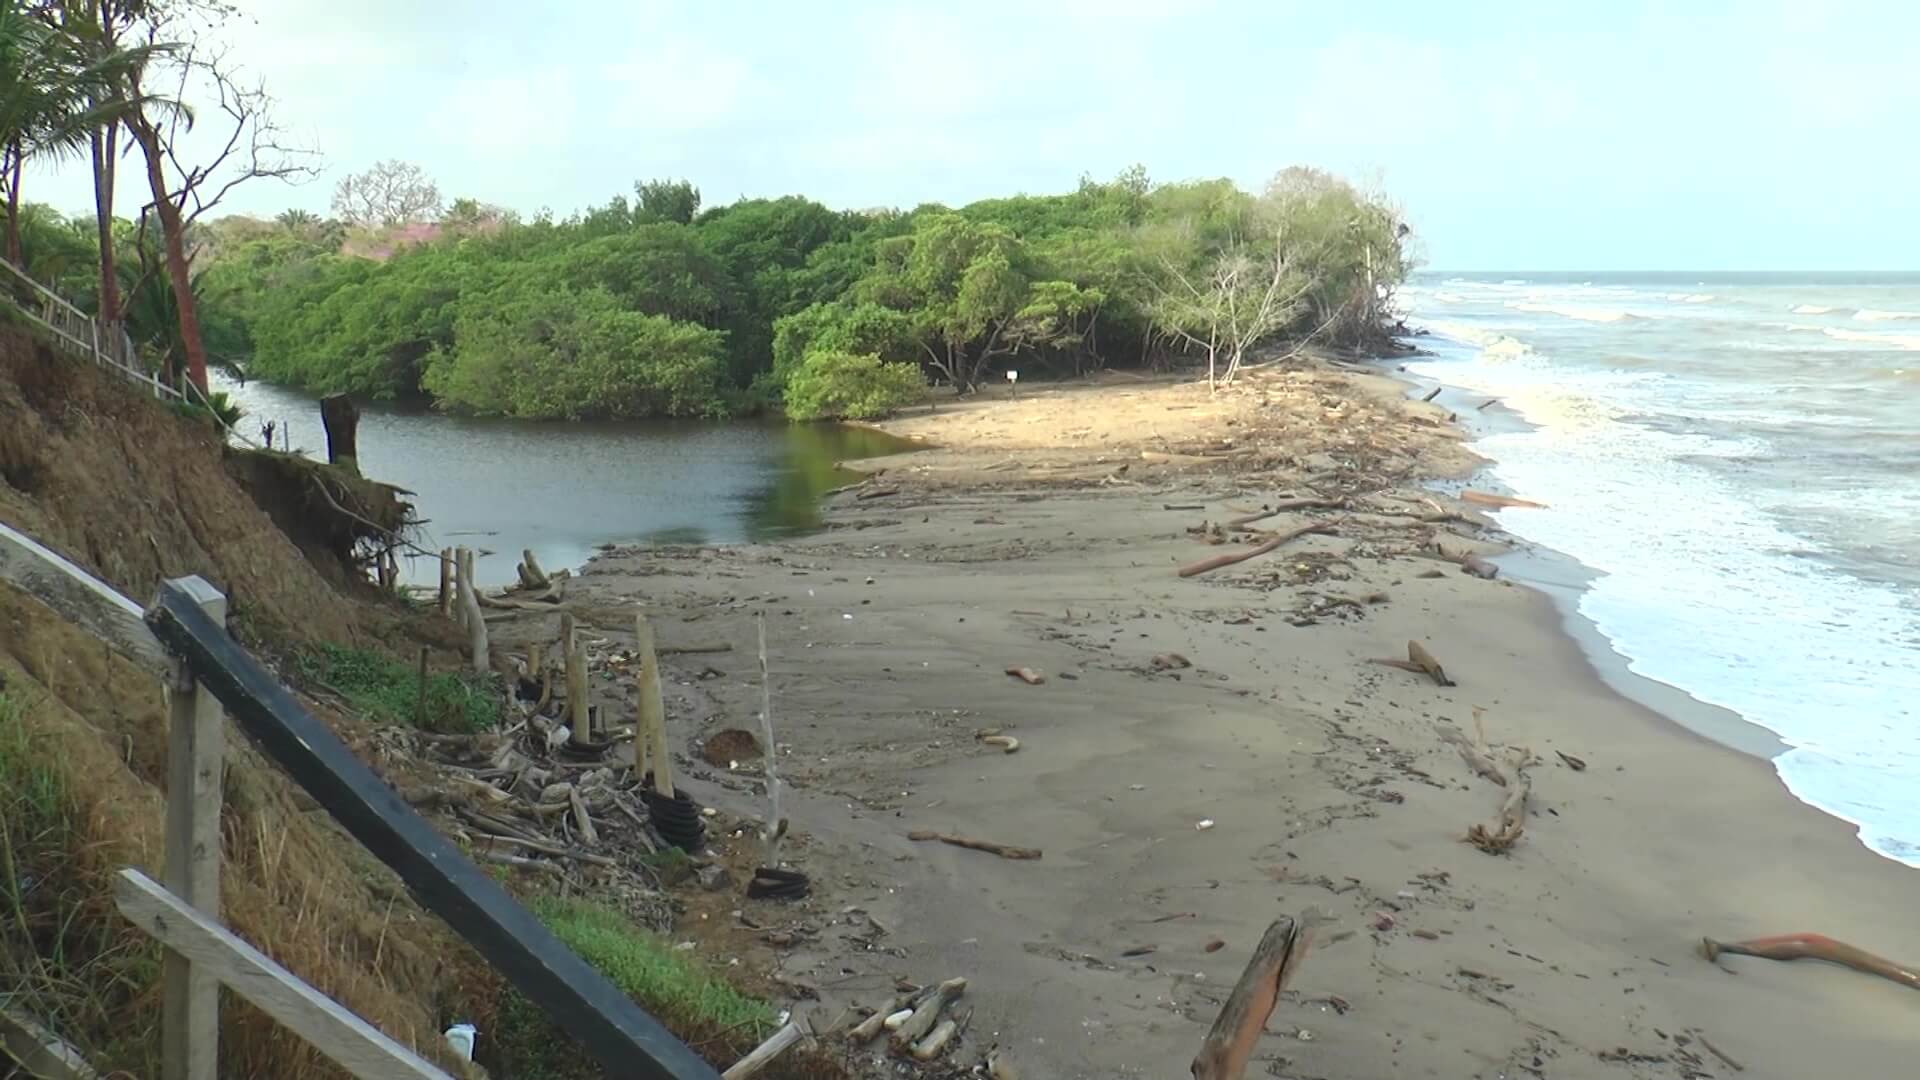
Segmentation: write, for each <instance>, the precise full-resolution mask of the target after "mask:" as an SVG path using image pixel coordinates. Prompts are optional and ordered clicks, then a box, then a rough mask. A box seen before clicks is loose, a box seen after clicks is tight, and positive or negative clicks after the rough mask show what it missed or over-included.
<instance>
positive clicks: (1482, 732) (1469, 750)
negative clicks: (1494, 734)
mask: <svg viewBox="0 0 1920 1080" xmlns="http://www.w3.org/2000/svg"><path fill="white" fill-rule="evenodd" d="M1482 715H1483V710H1481V709H1480V708H1478V707H1476V708H1475V709H1474V710H1473V732H1474V737H1473V738H1472V739H1471V740H1469V739H1468V738H1467V736H1466V733H1465V732H1463V731H1461V730H1460V729H1459V728H1456V727H1453V726H1452V725H1446V726H1442V727H1441V728H1440V729H1439V734H1440V741H1441V742H1444V743H1448V744H1451V745H1452V746H1453V748H1454V749H1455V750H1458V751H1459V752H1460V759H1461V760H1462V761H1465V762H1466V763H1467V768H1469V769H1472V770H1473V772H1474V775H1476V776H1483V777H1485V778H1487V779H1488V780H1491V781H1493V782H1494V783H1496V784H1499V785H1500V786H1501V787H1506V786H1507V774H1506V773H1504V772H1502V771H1501V769H1500V763H1499V762H1497V761H1495V760H1493V751H1492V749H1491V748H1489V747H1488V746H1487V732H1486V727H1485V725H1484V724H1483V723H1482V721H1481V716H1482Z"/></svg>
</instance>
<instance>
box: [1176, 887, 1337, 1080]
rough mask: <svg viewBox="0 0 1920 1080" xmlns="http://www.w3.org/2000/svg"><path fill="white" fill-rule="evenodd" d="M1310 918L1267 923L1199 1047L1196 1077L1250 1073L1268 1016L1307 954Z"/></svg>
mask: <svg viewBox="0 0 1920 1080" xmlns="http://www.w3.org/2000/svg"><path fill="white" fill-rule="evenodd" d="M1311 921H1312V915H1311V913H1303V914H1302V915H1301V916H1300V918H1299V919H1297V920H1296V919H1294V918H1293V917H1291V916H1286V915H1283V916H1281V917H1280V918H1278V919H1275V920H1274V921H1273V924H1272V925H1271V926H1268V927H1267V932H1266V933H1265V934H1263V935H1262V936H1261V938H1260V944H1259V946H1258V947H1256V948H1255V949H1254V950H1253V956H1252V957H1251V958H1249V959H1248V960H1247V966H1246V968H1245V970H1243V971H1241V973H1240V981H1239V982H1237V983H1235V984H1234V987H1233V993H1232V994H1230V995H1228V997H1227V1002H1226V1004H1225V1005H1223V1006H1221V1009H1220V1015H1219V1016H1217V1017H1215V1018H1214V1021H1213V1027H1212V1029H1211V1030H1209V1031H1208V1032H1207V1037H1206V1038H1205V1039H1203V1040H1201V1043H1200V1052H1199V1053H1198V1054H1195V1055H1194V1058H1193V1068H1192V1071H1193V1078H1194V1080H1241V1077H1243V1076H1245V1075H1246V1071H1247V1060H1248V1059H1249V1058H1251V1057H1252V1056H1253V1050H1254V1047H1255V1046H1256V1045H1257V1044H1258V1043H1259V1042H1260V1036H1261V1034H1262V1033H1263V1032H1264V1031H1265V1030H1266V1026H1267V1018H1268V1017H1269V1016H1272V1015H1273V1009H1274V1006H1276V1005H1278V1004H1279V1003H1280V994H1281V992H1282V991H1283V990H1285V989H1286V988H1287V980H1289V979H1290V978H1292V977H1293V975H1294V973H1295V972H1297V971H1298V970H1299V969H1300V965H1301V963H1302V962H1303V961H1305V959H1306V956H1307V947H1308V944H1309V939H1310V937H1311V933H1310V930H1309V926H1310V924H1311Z"/></svg>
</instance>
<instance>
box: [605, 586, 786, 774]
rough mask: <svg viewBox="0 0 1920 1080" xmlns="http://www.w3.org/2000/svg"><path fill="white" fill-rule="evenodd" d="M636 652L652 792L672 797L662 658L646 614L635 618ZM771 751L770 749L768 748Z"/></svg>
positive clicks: (640, 737)
mask: <svg viewBox="0 0 1920 1080" xmlns="http://www.w3.org/2000/svg"><path fill="white" fill-rule="evenodd" d="M633 652H634V656H635V657H636V658H637V659H638V660H639V661H640V729H639V730H638V731H636V732H635V733H634V738H635V739H636V740H644V741H645V743H646V745H647V748H648V750H649V755H648V756H650V757H651V758H652V759H653V760H652V765H653V790H654V791H655V792H657V793H658V794H660V795H661V796H663V797H665V798H669V799H671V798H673V754H672V752H671V751H669V750H668V749H667V707H666V703H665V702H664V701H662V700H661V698H660V657H659V655H658V654H657V653H656V652H655V650H654V647H653V627H651V626H649V625H647V617H646V616H645V615H640V614H636V615H635V616H634V617H633ZM769 752H771V748H769Z"/></svg>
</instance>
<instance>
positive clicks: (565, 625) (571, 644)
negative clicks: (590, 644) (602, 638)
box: [560, 612, 593, 746]
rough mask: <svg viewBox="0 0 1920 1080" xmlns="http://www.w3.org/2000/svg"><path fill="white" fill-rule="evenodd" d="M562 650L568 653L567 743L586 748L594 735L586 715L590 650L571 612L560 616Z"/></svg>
mask: <svg viewBox="0 0 1920 1080" xmlns="http://www.w3.org/2000/svg"><path fill="white" fill-rule="evenodd" d="M560 647H561V648H562V649H565V650H566V652H567V730H568V731H569V732H570V734H569V735H568V741H569V742H571V743H572V744H573V745H575V746H586V745H588V744H589V743H591V742H592V741H593V734H592V732H590V731H588V730H587V724H588V723H590V722H591V721H590V718H589V717H588V715H587V694H588V690H587V650H586V649H584V648H582V647H581V645H580V635H579V632H578V631H576V630H575V629H574V625H573V613H572V612H565V613H563V614H562V615H561V616H560Z"/></svg>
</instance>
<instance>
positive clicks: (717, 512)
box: [216, 377, 911, 585]
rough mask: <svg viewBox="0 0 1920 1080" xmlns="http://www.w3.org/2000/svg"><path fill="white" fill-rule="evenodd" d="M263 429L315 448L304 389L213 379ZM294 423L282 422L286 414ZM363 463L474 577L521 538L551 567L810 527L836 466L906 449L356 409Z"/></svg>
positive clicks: (812, 432)
mask: <svg viewBox="0 0 1920 1080" xmlns="http://www.w3.org/2000/svg"><path fill="white" fill-rule="evenodd" d="M216 383H217V386H216V389H221V390H225V391H227V393H228V395H229V396H231V397H232V398H234V399H235V400H236V401H237V402H238V403H239V404H240V406H241V407H242V408H243V409H245V410H246V413H247V415H246V418H245V419H243V420H242V421H241V430H242V431H243V432H244V433H246V434H247V435H248V436H249V437H252V438H255V439H258V438H259V427H260V424H261V423H262V422H263V421H267V420H273V421H275V422H276V423H278V424H279V425H281V428H280V431H279V432H276V434H275V437H274V441H275V445H279V444H280V441H281V439H282V438H284V437H286V436H287V435H290V436H291V439H292V445H293V447H294V448H295V449H298V450H302V451H305V452H307V453H308V454H310V455H313V456H317V457H324V456H325V449H326V435H325V432H324V431H323V430H322V429H321V426H320V411H319V408H318V406H317V405H316V404H315V402H314V399H313V398H311V397H309V396H307V395H304V394H300V393H298V392H295V391H292V390H288V389H285V388H283V387H276V386H270V385H268V384H265V383H260V382H249V383H247V384H245V385H240V384H238V383H236V382H234V381H232V380H231V379H225V378H218V377H216ZM288 425H290V427H289V426H288ZM358 442H359V446H358V449H359V452H360V468H361V471H362V472H364V473H366V475H368V476H370V477H374V478H376V479H379V480H384V481H386V482H388V483H392V484H397V485H399V486H400V487H403V488H406V489H407V490H409V491H412V492H413V493H414V494H413V496H412V498H413V501H414V505H415V507H416V509H417V512H418V513H419V515H420V516H421V517H423V518H426V519H427V524H426V526H425V528H424V530H423V531H424V534H425V535H424V536H423V537H422V538H421V540H420V544H421V546H422V547H425V548H428V549H429V550H437V549H439V548H440V547H443V546H453V545H456V544H464V545H466V546H468V547H472V548H474V549H475V550H477V551H479V552H481V554H480V556H479V557H478V558H477V559H476V560H475V567H474V577H475V580H476V581H478V582H479V583H480V584H482V585H493V584H505V583H508V582H511V581H513V580H514V573H513V566H514V563H516V562H517V561H519V558H520V552H521V549H523V548H530V549H532V551H533V553H534V555H535V556H536V557H538V558H539V559H540V561H541V565H543V566H546V567H548V568H558V567H563V566H579V565H580V564H581V563H584V562H586V561H587V559H588V558H590V557H591V556H592V555H593V552H594V549H595V548H596V547H598V546H600V545H602V544H619V543H634V542H643V541H644V542H654V543H684V544H700V543H737V542H741V541H752V540H766V539H773V538H776V537H781V536H791V535H795V534H797V533H802V532H807V531H809V530H812V529H816V528H818V527H819V526H820V524H821V514H820V496H821V494H822V493H824V492H826V491H827V490H829V489H831V488H833V487H836V486H838V485H841V484H845V483H849V482H850V481H851V480H853V479H855V478H854V477H853V476H852V475H851V474H849V473H847V472H845V471H843V470H841V469H838V468H836V467H835V464H836V463H837V462H840V461H845V460H849V459H854V458H861V457H873V456H877V455H880V454H888V453H893V452H895V451H897V450H900V449H904V448H908V447H909V446H910V445H911V444H908V443H905V442H904V441H903V440H900V439H896V438H894V437H892V436H890V435H887V434H885V433H883V432H880V431H875V430H872V429H869V428H858V427H843V426H839V425H834V424H787V423H780V422H770V423H765V422H753V421H731V422H724V423H722V422H700V421H658V420H651V421H608V422H552V423H534V422H529V421H518V420H474V419H466V418H461V417H454V416H447V415H444V414H441V413H434V412H418V411H405V410H398V409H392V408H384V407H378V406H374V407H363V409H362V414H361V418H360V428H359V437H358ZM401 569H402V573H403V575H405V576H406V578H407V580H409V581H412V582H415V583H429V582H432V581H437V580H438V578H439V570H438V567H437V565H436V564H435V563H433V562H432V561H430V560H426V559H413V560H404V559H403V560H402V566H401Z"/></svg>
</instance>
